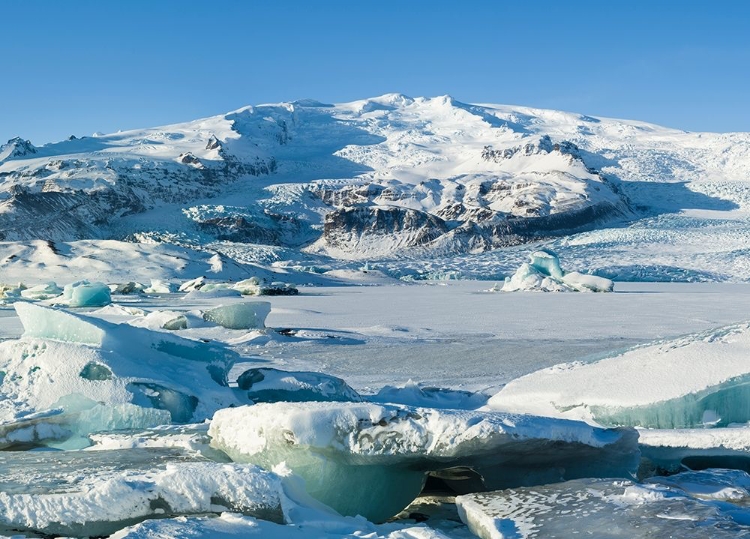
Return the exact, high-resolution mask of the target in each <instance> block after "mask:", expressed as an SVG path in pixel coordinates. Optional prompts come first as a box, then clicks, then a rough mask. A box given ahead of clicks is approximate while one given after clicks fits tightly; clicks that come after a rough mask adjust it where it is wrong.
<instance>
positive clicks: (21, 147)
mask: <svg viewBox="0 0 750 539" xmlns="http://www.w3.org/2000/svg"><path fill="white" fill-rule="evenodd" d="M35 153H37V149H36V147H35V146H34V145H33V144H32V143H31V141H29V140H24V139H22V138H21V137H14V138H12V139H10V140H9V141H8V142H7V143H5V144H3V145H2V146H0V162H3V161H9V160H11V159H16V158H18V157H24V156H27V155H31V154H35Z"/></svg>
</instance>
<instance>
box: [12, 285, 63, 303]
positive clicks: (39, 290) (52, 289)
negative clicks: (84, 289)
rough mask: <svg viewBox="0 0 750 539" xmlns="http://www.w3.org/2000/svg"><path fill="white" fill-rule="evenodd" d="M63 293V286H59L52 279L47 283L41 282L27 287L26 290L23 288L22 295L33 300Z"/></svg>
mask: <svg viewBox="0 0 750 539" xmlns="http://www.w3.org/2000/svg"><path fill="white" fill-rule="evenodd" d="M62 293H63V290H62V288H60V287H59V286H57V284H55V283H54V282H52V281H50V282H49V283H46V284H39V285H36V286H32V287H31V288H27V289H26V290H22V291H21V296H22V297H24V298H26V299H30V300H32V301H40V300H45V299H51V298H55V297H57V296H59V295H60V294H62Z"/></svg>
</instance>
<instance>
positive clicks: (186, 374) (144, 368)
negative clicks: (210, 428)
mask: <svg viewBox="0 0 750 539" xmlns="http://www.w3.org/2000/svg"><path fill="white" fill-rule="evenodd" d="M17 312H18V314H19V316H20V318H21V321H22V323H23V325H24V327H25V329H26V333H25V334H24V337H23V338H22V339H20V340H9V341H4V342H2V343H0V371H2V372H3V373H4V377H3V381H2V384H0V425H2V429H4V432H5V431H7V432H9V433H13V434H12V436H10V437H9V436H5V438H7V439H8V444H9V445H12V444H13V443H22V442H23V440H22V439H21V437H20V436H21V434H23V435H24V436H26V438H27V440H26V442H28V443H32V444H33V443H41V442H43V441H44V440H47V439H48V440H58V441H59V440H60V439H64V438H65V437H66V434H65V433H67V437H73V436H79V437H80V436H85V435H86V434H87V432H86V431H87V429H88V431H89V432H99V431H101V430H111V429H117V428H145V427H150V426H154V425H155V424H158V423H157V421H159V417H161V422H169V421H170V420H171V421H172V422H181V423H184V422H190V421H202V420H204V419H206V418H208V417H210V416H211V415H213V413H214V412H215V411H216V410H217V409H219V408H223V407H227V406H236V405H238V404H240V403H246V402H248V400H247V398H246V397H243V396H242V395H241V393H238V392H237V391H236V390H234V389H231V388H229V387H228V384H227V372H228V370H229V369H230V368H231V365H232V364H233V362H234V360H235V358H236V357H237V355H236V354H235V353H233V352H232V351H230V350H228V349H226V348H225V347H223V346H220V345H215V344H211V343H204V342H199V341H192V340H189V339H182V338H180V337H177V336H174V335H172V334H167V333H164V332H155V331H150V330H148V329H145V328H137V327H133V326H130V325H128V324H113V323H110V322H106V321H104V320H101V319H97V318H93V317H88V316H83V315H77V314H72V313H69V312H66V311H63V310H59V309H52V308H47V307H41V306H38V305H34V304H30V303H19V304H18V305H17ZM240 397H241V398H240ZM74 402H77V403H79V404H80V403H87V405H86V406H77V405H76V406H71V403H74ZM97 406H99V407H97ZM149 409H156V410H159V411H162V412H164V411H165V412H167V414H164V413H161V414H159V413H157V412H155V411H153V410H149ZM55 410H56V411H57V412H58V415H60V416H59V417H58V416H55V417H54V418H53V417H51V416H49V414H47V413H46V412H52V411H55ZM33 414H41V416H38V417H37V416H35V415H33ZM48 416H49V417H48ZM167 416H168V417H167ZM29 417H35V418H36V419H34V423H31V424H27V423H26V421H27V420H28V419H29ZM154 418H156V419H154ZM0 443H4V442H0Z"/></svg>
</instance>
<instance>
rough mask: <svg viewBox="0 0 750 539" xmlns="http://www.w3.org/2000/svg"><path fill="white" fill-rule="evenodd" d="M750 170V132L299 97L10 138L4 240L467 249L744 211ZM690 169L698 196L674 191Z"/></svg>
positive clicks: (2, 210) (686, 182)
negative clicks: (46, 139)
mask: <svg viewBox="0 0 750 539" xmlns="http://www.w3.org/2000/svg"><path fill="white" fill-rule="evenodd" d="M748 178H750V135H749V134H743V133H733V134H710V133H690V132H686V131H682V130H676V129H669V128H662V127H659V126H656V125H653V124H647V123H644V122H636V121H625V120H612V119H605V118H595V117H592V116H585V115H580V114H575V113H567V112H560V111H553V110H546V109H533V108H529V107H511V106H505V105H488V104H483V105H473V104H467V103H462V102H460V101H457V100H456V99H454V98H452V97H450V96H440V97H436V98H421V97H417V98H412V97H409V96H405V95H403V94H385V95H383V96H378V97H375V98H370V99H364V100H358V101H353V102H350V103H340V104H325V103H321V102H317V101H313V100H298V101H295V102H290V103H280V104H269V105H256V106H247V107H242V108H240V109H237V110H235V111H232V112H229V113H227V114H223V115H217V116H212V117H209V118H204V119H199V120H195V121H192V122H183V123H180V124H173V125H169V126H162V127H155V128H149V129H139V130H130V131H125V132H119V133H115V134H111V135H104V136H97V137H82V138H74V137H71V138H70V139H68V140H66V141H62V142H58V143H53V144H47V145H44V146H41V147H34V146H33V145H31V144H30V143H29V142H28V141H24V140H23V139H21V138H17V139H13V140H11V141H9V143H8V144H6V145H3V146H2V147H1V148H0V240H5V241H28V240H31V239H51V240H56V241H73V240H81V239H118V240H129V241H133V240H134V239H137V238H142V237H144V236H147V237H149V238H151V239H161V240H163V241H169V238H170V237H171V236H173V235H174V234H181V235H183V236H185V237H191V238H194V240H192V241H195V242H197V244H201V243H206V242H211V241H217V240H218V241H228V242H237V243H247V244H267V245H276V246H281V247H293V248H303V249H305V250H306V251H309V252H311V253H316V254H323V255H328V256H333V257H335V258H344V259H352V258H354V259H356V258H367V259H371V258H372V259H377V258H383V257H386V258H387V257H392V256H414V257H423V256H435V255H440V256H450V255H454V254H461V253H477V252H484V251H489V250H493V249H498V248H503V247H507V246H512V245H518V244H522V243H526V242H530V241H539V240H543V239H545V238H553V237H556V236H563V235H567V234H570V233H573V232H579V231H583V230H591V229H596V228H601V227H602V226H611V225H617V226H621V225H622V224H624V223H627V222H631V221H633V220H635V219H637V218H639V216H643V215H647V214H648V215H653V214H658V213H659V212H663V211H670V210H677V211H682V210H704V211H705V210H709V211H712V210H715V209H717V208H718V209H720V210H722V211H733V210H740V211H743V212H744V211H745V210H746V208H747V207H748V201H750V195H749V194H748V192H749V190H748V188H747V182H748ZM680 186H686V187H685V189H684V190H685V194H684V196H681V198H680V199H679V200H680V201H682V202H686V203H687V205H688V206H694V207H693V208H690V207H688V208H677V207H673V206H680V203H677V204H675V202H674V200H673V199H674V196H671V195H669V193H674V192H679V191H680ZM660 190H661V191H663V192H664V196H658V197H655V196H654V194H655V193H658V192H659V191H660ZM682 205H685V204H682Z"/></svg>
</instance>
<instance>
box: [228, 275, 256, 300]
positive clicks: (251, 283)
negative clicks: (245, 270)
mask: <svg viewBox="0 0 750 539" xmlns="http://www.w3.org/2000/svg"><path fill="white" fill-rule="evenodd" d="M233 288H234V289H235V290H237V291H238V292H240V293H241V294H242V295H243V296H259V295H260V279H258V278H257V277H250V278H249V279H244V280H242V281H239V282H237V283H235V284H234V287H233Z"/></svg>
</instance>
